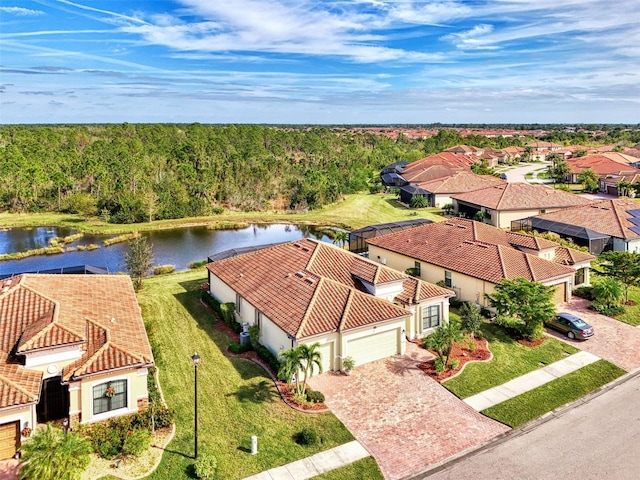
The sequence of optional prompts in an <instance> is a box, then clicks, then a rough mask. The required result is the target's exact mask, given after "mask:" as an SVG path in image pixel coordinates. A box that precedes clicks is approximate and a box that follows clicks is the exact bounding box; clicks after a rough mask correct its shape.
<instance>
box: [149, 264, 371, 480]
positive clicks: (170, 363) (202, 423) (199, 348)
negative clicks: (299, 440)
mask: <svg viewBox="0 0 640 480" xmlns="http://www.w3.org/2000/svg"><path fill="white" fill-rule="evenodd" d="M205 278H206V275H205V270H203V269H200V270H197V271H189V272H184V273H179V274H173V275H167V276H162V277H152V278H149V279H147V280H145V282H144V289H143V290H142V291H141V292H140V293H139V294H138V300H139V303H140V306H141V308H142V313H143V317H144V319H145V323H146V327H147V331H148V332H149V338H150V341H151V344H152V346H153V349H154V355H155V360H156V364H157V365H158V367H159V369H160V381H161V386H162V390H163V392H164V395H165V398H166V399H167V402H168V403H169V405H170V406H171V407H172V408H174V409H175V412H176V425H177V430H176V435H175V437H174V439H173V441H172V442H171V443H170V444H169V445H168V447H167V450H166V451H165V453H164V456H163V458H162V463H161V464H160V467H159V468H158V469H157V470H156V471H155V472H154V473H153V474H152V475H151V476H150V477H148V478H150V479H179V478H186V477H188V476H189V475H190V473H189V472H190V469H191V465H192V463H193V460H192V458H191V457H192V455H193V438H194V436H193V410H194V405H193V373H194V367H193V364H192V362H191V355H192V354H193V353H194V352H198V353H199V354H200V356H201V358H202V360H201V364H200V366H199V367H198V390H199V391H198V398H199V408H198V415H199V451H200V452H203V451H205V450H211V451H212V452H213V453H214V454H215V456H216V457H217V459H218V469H217V478H220V479H239V478H243V477H246V476H248V475H252V474H255V473H257V472H260V471H263V470H266V469H269V468H273V467H276V466H279V465H283V464H286V463H289V462H292V461H294V460H298V459H301V458H303V457H307V456H309V455H312V454H314V453H317V452H318V451H322V450H326V449H328V448H331V447H334V446H337V445H340V444H343V443H345V442H348V441H351V440H353V436H352V435H351V434H350V433H349V432H348V431H347V429H346V428H345V427H344V425H343V424H342V423H341V422H340V421H339V420H338V419H337V418H336V417H335V416H334V415H333V414H331V413H323V414H303V413H299V412H296V411H295V410H293V409H291V408H289V407H288V406H286V405H285V404H284V403H283V402H282V401H281V400H280V397H279V396H278V394H277V391H276V389H275V387H274V385H273V382H272V381H271V379H270V378H269V377H268V376H267V375H266V373H265V372H264V370H262V368H260V367H258V366H257V365H255V364H254V363H253V362H251V361H249V360H244V359H229V358H227V357H225V356H224V355H223V354H222V352H223V350H225V348H226V346H227V343H228V340H227V338H226V337H225V336H224V335H223V334H221V333H220V332H218V331H217V330H214V329H213V328H212V317H211V315H210V314H209V313H208V311H207V310H206V309H205V308H204V307H203V306H202V305H201V304H200V303H199V294H200V284H201V282H203V281H204V280H205ZM305 426H306V427H311V428H313V429H315V430H316V432H317V433H318V435H319V436H320V437H321V438H322V443H321V444H319V445H317V446H315V447H302V446H300V445H298V444H296V443H295V441H294V440H293V437H294V435H295V434H296V433H297V432H299V431H300V430H301V429H302V428H303V427H305ZM252 435H257V436H258V449H259V452H258V454H257V455H251V454H250V453H249V452H250V443H251V436H252ZM374 465H375V462H374ZM370 470H371V471H372V472H374V474H375V471H377V466H376V467H375V469H374V468H370ZM368 474H369V472H367V475H365V477H367V476H368ZM345 478H348V477H345ZM357 478H361V477H357Z"/></svg>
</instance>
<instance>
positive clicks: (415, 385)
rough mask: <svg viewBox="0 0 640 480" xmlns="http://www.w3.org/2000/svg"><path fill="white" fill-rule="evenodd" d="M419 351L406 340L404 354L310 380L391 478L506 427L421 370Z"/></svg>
mask: <svg viewBox="0 0 640 480" xmlns="http://www.w3.org/2000/svg"><path fill="white" fill-rule="evenodd" d="M422 352H424V350H419V349H418V347H417V346H415V345H413V344H411V343H408V348H407V355H396V356H394V357H391V358H388V359H386V360H379V361H377V362H372V363H368V364H365V365H361V366H358V367H356V368H355V370H354V371H353V373H352V374H351V375H350V376H344V375H342V374H339V373H334V372H328V373H325V374H323V375H319V376H317V377H313V378H312V379H311V382H310V383H311V386H312V387H313V388H314V389H317V390H320V391H321V392H323V393H324V394H325V396H326V403H327V405H328V406H329V407H330V408H331V410H332V411H333V413H334V414H335V415H336V416H337V417H338V418H339V419H340V420H341V421H342V422H343V423H344V424H345V426H346V427H347V428H348V429H349V430H350V431H351V433H352V434H353V435H354V436H355V437H356V439H358V440H359V441H360V442H361V443H362V444H363V445H364V447H365V448H366V449H367V450H368V451H369V452H370V453H371V455H373V457H374V458H375V459H376V461H377V462H378V465H379V466H380V468H381V470H382V473H383V474H384V476H385V478H387V479H390V480H395V479H400V478H403V477H405V476H407V475H411V474H415V473H418V472H420V471H422V470H423V469H424V468H425V467H427V466H428V465H431V464H434V463H436V462H439V461H441V460H444V459H445V458H447V457H450V456H451V455H454V454H456V453H458V452H461V451H463V450H466V449H468V448H471V447H474V446H476V445H480V444H482V443H484V442H486V441H487V440H489V439H491V438H493V437H495V436H497V435H499V434H501V433H503V432H506V431H507V430H509V428H508V427H506V426H505V425H502V424H501V423H498V422H495V421H494V420H491V419H490V418H487V417H485V416H483V415H481V414H479V413H477V412H475V411H474V410H473V409H472V408H471V407H469V406H468V405H466V404H465V403H464V402H462V401H461V400H459V399H458V398H457V397H456V396H454V395H453V394H451V393H449V392H448V391H447V390H446V389H445V388H444V387H442V386H441V385H440V384H438V383H437V382H435V381H434V380H432V379H430V378H429V377H428V376H427V375H425V374H424V373H423V372H422V371H420V370H419V369H418V368H417V367H416V365H417V363H419V362H421V361H423V360H424V354H425V353H426V352H424V353H422ZM427 355H428V354H427Z"/></svg>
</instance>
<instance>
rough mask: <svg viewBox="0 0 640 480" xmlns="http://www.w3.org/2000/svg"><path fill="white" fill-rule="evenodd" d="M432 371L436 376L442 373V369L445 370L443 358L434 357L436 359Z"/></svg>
mask: <svg viewBox="0 0 640 480" xmlns="http://www.w3.org/2000/svg"><path fill="white" fill-rule="evenodd" d="M433 369H434V370H435V371H436V373H437V374H438V375H440V374H441V373H442V372H444V369H445V365H444V358H440V357H436V359H435V360H434V361H433Z"/></svg>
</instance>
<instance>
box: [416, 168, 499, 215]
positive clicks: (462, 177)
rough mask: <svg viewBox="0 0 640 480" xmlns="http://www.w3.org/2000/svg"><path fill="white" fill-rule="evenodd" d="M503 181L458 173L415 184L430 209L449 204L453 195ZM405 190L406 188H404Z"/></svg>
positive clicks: (489, 176) (486, 176)
mask: <svg viewBox="0 0 640 480" xmlns="http://www.w3.org/2000/svg"><path fill="white" fill-rule="evenodd" d="M504 183H505V182H504V180H502V179H500V178H498V177H494V176H492V175H476V174H475V173H471V172H459V173H456V174H454V175H451V176H447V177H441V178H436V179H434V180H430V181H426V182H420V183H418V184H416V187H419V188H420V189H421V190H422V191H423V192H425V193H424V196H426V197H427V199H428V200H429V205H430V206H432V207H442V206H444V205H447V204H450V203H451V197H452V196H453V195H456V194H459V193H465V192H473V191H475V190H479V189H482V188H488V187H491V186H495V185H502V184H504ZM405 188H406V187H405Z"/></svg>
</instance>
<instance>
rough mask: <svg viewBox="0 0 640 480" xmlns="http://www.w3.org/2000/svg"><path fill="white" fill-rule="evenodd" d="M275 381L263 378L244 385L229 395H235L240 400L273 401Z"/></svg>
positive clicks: (254, 401) (253, 401)
mask: <svg viewBox="0 0 640 480" xmlns="http://www.w3.org/2000/svg"><path fill="white" fill-rule="evenodd" d="M273 389H274V386H273V382H272V381H269V380H261V381H260V382H258V383H256V384H252V385H242V386H241V387H240V388H238V390H236V391H235V392H231V393H227V395H226V396H227V397H231V396H235V397H236V398H237V399H238V400H239V401H240V402H252V403H264V402H273V400H274V397H275V392H274V391H273Z"/></svg>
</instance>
